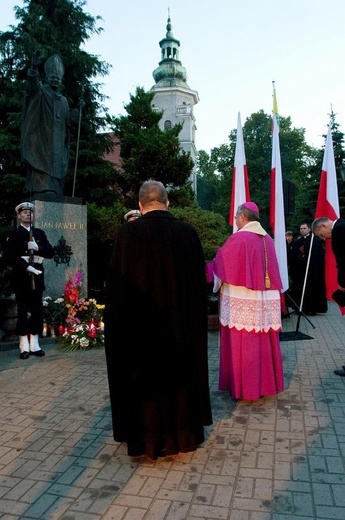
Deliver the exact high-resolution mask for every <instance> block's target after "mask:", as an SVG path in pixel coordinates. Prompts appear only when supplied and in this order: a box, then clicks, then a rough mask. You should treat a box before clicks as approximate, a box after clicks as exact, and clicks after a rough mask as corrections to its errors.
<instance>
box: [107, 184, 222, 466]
mask: <svg viewBox="0 0 345 520" xmlns="http://www.w3.org/2000/svg"><path fill="white" fill-rule="evenodd" d="M168 206H169V201H168V196H167V191H166V189H165V187H164V186H163V184H162V183H161V182H158V181H155V180H152V179H151V180H148V181H146V182H144V183H143V184H142V186H141V188H140V190H139V208H140V213H141V217H140V218H137V219H136V220H134V221H133V222H131V224H130V225H126V224H124V225H123V226H121V227H120V229H119V231H118V233H117V236H116V238H115V241H114V250H113V254H112V259H111V263H110V269H109V276H108V280H107V282H106V304H105V312H104V324H105V330H104V334H105V353H106V362H107V372H108V381H109V393H110V401H111V409H112V423H113V435H114V439H115V440H116V441H117V442H124V443H127V452H128V455H129V456H131V457H139V456H147V457H149V458H150V459H151V460H156V459H157V458H158V457H160V456H165V455H174V454H177V453H179V452H190V451H194V450H196V449H197V447H198V446H199V445H200V444H201V443H202V442H203V441H204V438H205V437H204V426H206V425H210V424H212V415H211V405H210V395H209V383H208V356H207V340H208V332H207V290H206V277H205V262H204V255H203V250H202V246H201V242H200V239H199V236H198V234H197V232H196V230H195V228H194V227H192V226H191V225H189V224H187V223H186V222H182V221H180V220H178V219H177V218H175V217H174V216H173V215H172V213H170V212H169V211H168Z"/></svg>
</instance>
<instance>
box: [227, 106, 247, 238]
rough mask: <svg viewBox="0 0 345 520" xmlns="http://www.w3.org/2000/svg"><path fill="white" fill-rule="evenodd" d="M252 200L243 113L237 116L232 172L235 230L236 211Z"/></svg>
mask: <svg viewBox="0 0 345 520" xmlns="http://www.w3.org/2000/svg"><path fill="white" fill-rule="evenodd" d="M248 201H250V194H249V183H248V171H247V164H246V156H245V153H244V143H243V132H242V125H241V115H240V113H238V117H237V138H236V149H235V164H234V169H233V174H232V188H231V200H230V213H229V224H230V225H231V226H233V232H234V233H235V231H237V225H236V219H235V218H234V216H235V211H236V209H237V208H238V206H239V205H240V204H243V203H244V202H248Z"/></svg>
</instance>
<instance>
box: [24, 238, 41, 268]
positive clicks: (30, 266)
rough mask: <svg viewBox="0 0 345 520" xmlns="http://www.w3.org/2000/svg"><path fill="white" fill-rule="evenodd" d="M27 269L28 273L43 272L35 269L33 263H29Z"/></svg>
mask: <svg viewBox="0 0 345 520" xmlns="http://www.w3.org/2000/svg"><path fill="white" fill-rule="evenodd" d="M29 243H30V242H29ZM26 270H27V271H28V273H33V274H42V271H39V270H38V269H35V268H34V267H32V265H29V267H27V268H26Z"/></svg>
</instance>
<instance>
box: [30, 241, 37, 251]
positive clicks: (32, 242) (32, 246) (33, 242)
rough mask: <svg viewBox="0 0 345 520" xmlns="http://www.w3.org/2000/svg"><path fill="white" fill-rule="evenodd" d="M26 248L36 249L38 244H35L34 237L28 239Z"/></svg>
mask: <svg viewBox="0 0 345 520" xmlns="http://www.w3.org/2000/svg"><path fill="white" fill-rule="evenodd" d="M28 250H29V251H32V250H34V251H38V245H37V243H36V240H35V239H33V240H29V242H28Z"/></svg>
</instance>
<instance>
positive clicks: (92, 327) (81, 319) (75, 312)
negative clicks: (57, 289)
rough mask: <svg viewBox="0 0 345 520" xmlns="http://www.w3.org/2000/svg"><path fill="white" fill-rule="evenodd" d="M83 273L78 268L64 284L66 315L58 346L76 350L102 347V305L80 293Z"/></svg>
mask: <svg viewBox="0 0 345 520" xmlns="http://www.w3.org/2000/svg"><path fill="white" fill-rule="evenodd" d="M82 286H83V273H82V271H81V270H78V271H77V272H76V273H75V275H74V276H72V277H71V278H70V279H69V280H68V282H67V283H66V285H65V290H64V302H65V304H66V309H67V316H66V318H65V332H64V333H63V335H62V336H61V337H60V348H62V349H64V350H76V349H79V348H91V347H103V345H104V335H103V331H102V330H101V327H100V326H99V323H100V322H101V318H102V314H103V309H104V305H99V304H98V303H97V301H96V300H95V299H92V298H91V299H85V298H84V297H83V294H82Z"/></svg>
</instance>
